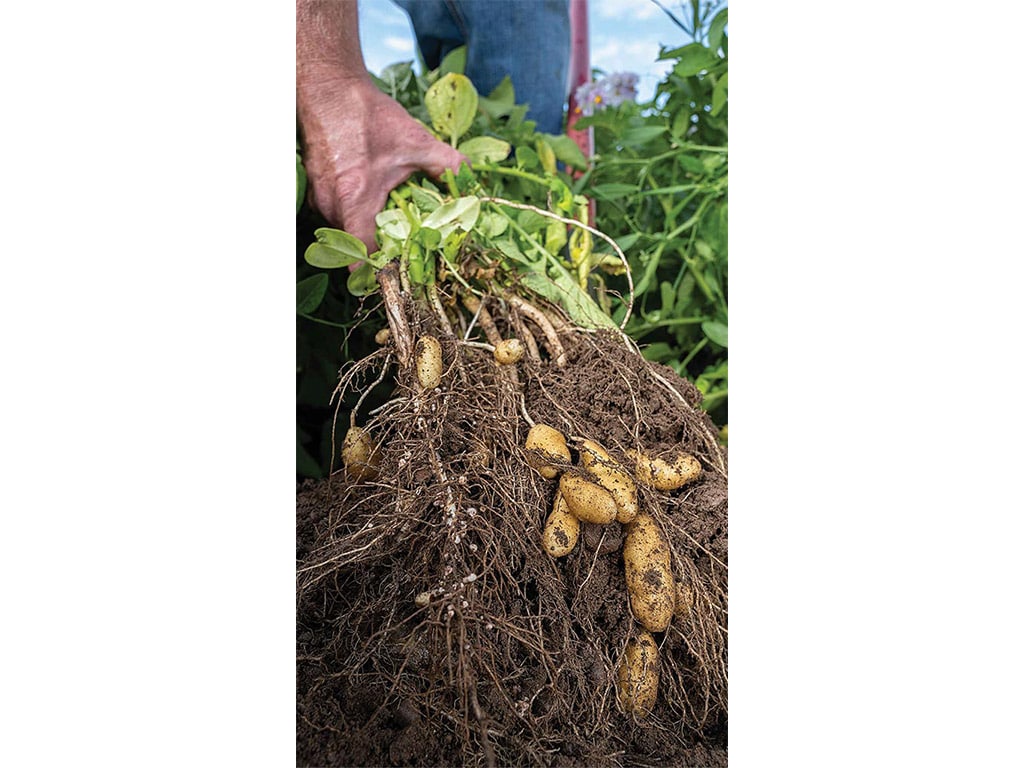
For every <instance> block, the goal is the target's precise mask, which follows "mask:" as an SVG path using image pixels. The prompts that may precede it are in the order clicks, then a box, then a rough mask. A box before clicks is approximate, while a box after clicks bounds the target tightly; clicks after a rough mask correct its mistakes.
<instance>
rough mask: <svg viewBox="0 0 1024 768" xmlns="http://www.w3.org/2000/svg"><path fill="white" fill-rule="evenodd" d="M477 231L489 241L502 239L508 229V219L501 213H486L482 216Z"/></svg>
mask: <svg viewBox="0 0 1024 768" xmlns="http://www.w3.org/2000/svg"><path fill="white" fill-rule="evenodd" d="M476 228H477V231H478V232H479V233H480V234H481V235H483V236H484V237H486V238H488V239H492V238H495V237H500V236H501V235H503V234H504V233H505V231H506V230H507V229H508V218H507V217H505V216H502V215H501V214H500V213H492V212H491V211H484V212H483V213H481V214H480V220H479V222H478V223H477V227H476Z"/></svg>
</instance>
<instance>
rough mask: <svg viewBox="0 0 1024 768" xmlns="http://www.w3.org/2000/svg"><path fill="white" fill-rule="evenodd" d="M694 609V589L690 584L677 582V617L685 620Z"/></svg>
mask: <svg viewBox="0 0 1024 768" xmlns="http://www.w3.org/2000/svg"><path fill="white" fill-rule="evenodd" d="M692 608H693V587H691V586H690V584H689V583H688V582H684V581H677V582H676V607H675V615H676V616H678V617H679V618H681V619H685V618H686V617H687V616H689V615H690V610H691V609H692Z"/></svg>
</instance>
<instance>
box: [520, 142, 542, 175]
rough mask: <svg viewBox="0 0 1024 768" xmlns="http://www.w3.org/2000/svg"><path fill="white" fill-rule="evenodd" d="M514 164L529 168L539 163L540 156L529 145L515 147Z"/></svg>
mask: <svg viewBox="0 0 1024 768" xmlns="http://www.w3.org/2000/svg"><path fill="white" fill-rule="evenodd" d="M516 165H518V166H519V167H520V168H524V169H526V170H530V169H531V168H536V167H537V166H539V165H540V158H539V157H537V153H536V152H534V151H533V150H532V149H530V148H529V147H516Z"/></svg>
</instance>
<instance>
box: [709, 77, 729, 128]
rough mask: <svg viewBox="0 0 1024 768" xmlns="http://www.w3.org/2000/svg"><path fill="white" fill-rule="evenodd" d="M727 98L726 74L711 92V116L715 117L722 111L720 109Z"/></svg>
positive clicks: (727, 79)
mask: <svg viewBox="0 0 1024 768" xmlns="http://www.w3.org/2000/svg"><path fill="white" fill-rule="evenodd" d="M728 97H729V73H728V72H726V73H725V74H724V75H722V76H721V77H720V78H718V82H717V83H715V88H714V90H713V91H711V115H712V116H713V117H714V116H717V115H718V113H719V112H721V111H722V107H724V106H725V102H726V100H727V99H728Z"/></svg>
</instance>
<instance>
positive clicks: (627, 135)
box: [622, 125, 665, 148]
mask: <svg viewBox="0 0 1024 768" xmlns="http://www.w3.org/2000/svg"><path fill="white" fill-rule="evenodd" d="M664 133H665V126H664V125H638V126H633V127H632V128H627V129H626V130H625V131H624V132H623V134H622V143H623V144H625V145H626V146H627V147H634V148H635V147H641V146H643V145H644V144H648V143H650V142H651V141H654V139H656V138H658V137H659V136H661V135H663V134H664Z"/></svg>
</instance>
